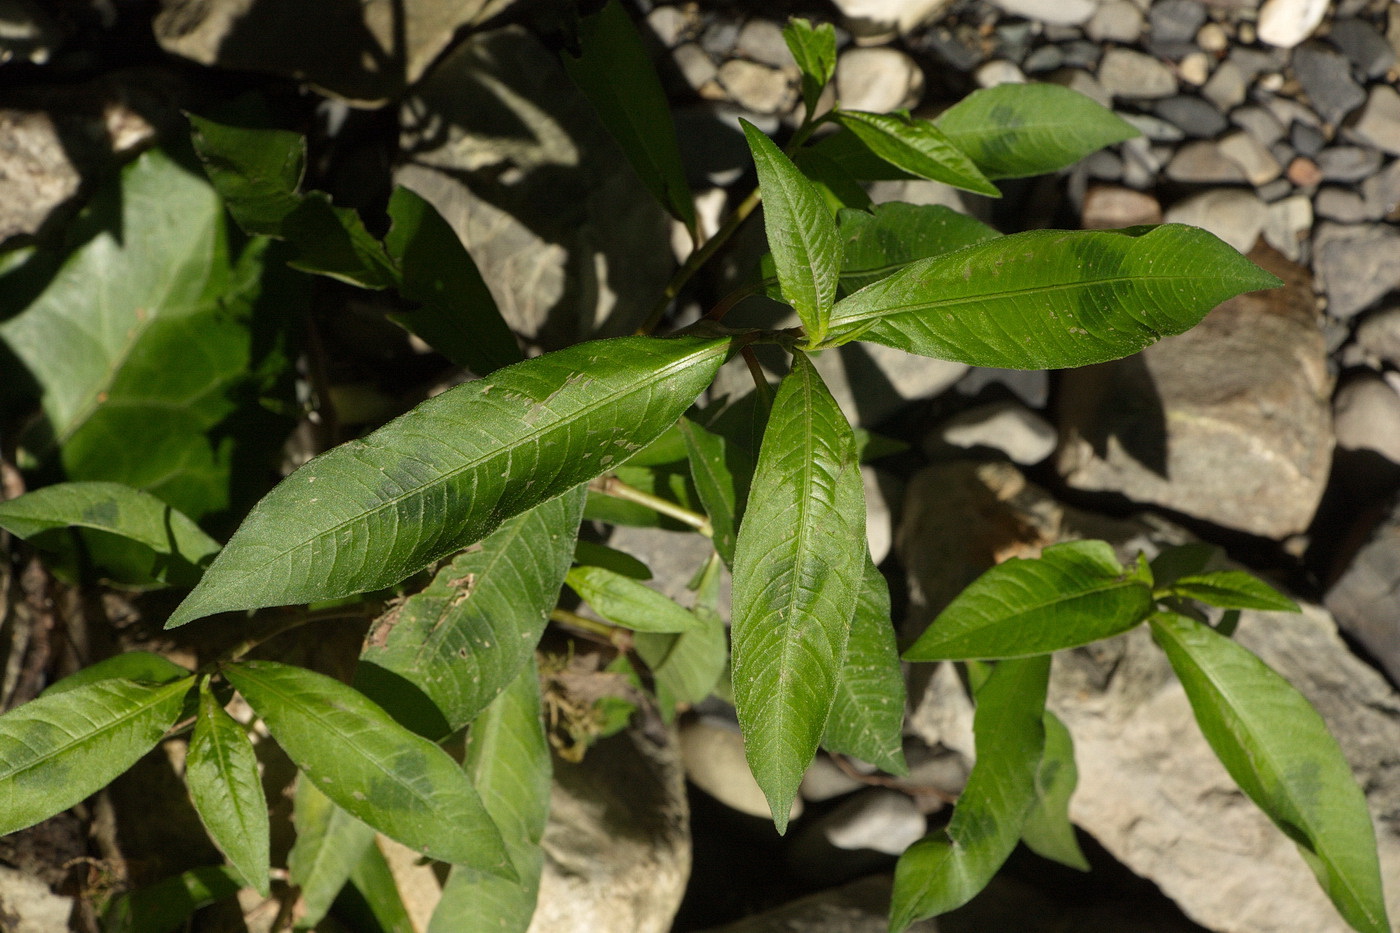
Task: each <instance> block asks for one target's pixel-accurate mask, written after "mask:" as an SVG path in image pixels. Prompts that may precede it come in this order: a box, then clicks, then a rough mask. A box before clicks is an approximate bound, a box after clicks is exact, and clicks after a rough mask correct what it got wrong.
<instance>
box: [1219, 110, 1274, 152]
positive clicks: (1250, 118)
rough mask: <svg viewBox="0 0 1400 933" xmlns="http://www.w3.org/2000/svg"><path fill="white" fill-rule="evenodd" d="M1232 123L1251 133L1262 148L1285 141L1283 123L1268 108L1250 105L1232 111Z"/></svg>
mask: <svg viewBox="0 0 1400 933" xmlns="http://www.w3.org/2000/svg"><path fill="white" fill-rule="evenodd" d="M1230 122H1231V123H1233V124H1235V126H1238V127H1239V128H1240V129H1242V130H1244V131H1245V132H1247V133H1249V135H1250V136H1252V137H1253V138H1254V139H1255V140H1256V141H1257V142H1258V143H1259V144H1260V145H1261V146H1272V145H1273V144H1274V143H1276V142H1278V141H1279V140H1281V139H1283V135H1284V127H1283V123H1282V121H1280V120H1279V118H1278V117H1276V116H1274V114H1273V112H1272V111H1270V110H1269V109H1268V108H1267V107H1260V106H1259V105H1258V104H1250V105H1248V106H1245V107H1236V108H1235V109H1234V110H1232V111H1230Z"/></svg>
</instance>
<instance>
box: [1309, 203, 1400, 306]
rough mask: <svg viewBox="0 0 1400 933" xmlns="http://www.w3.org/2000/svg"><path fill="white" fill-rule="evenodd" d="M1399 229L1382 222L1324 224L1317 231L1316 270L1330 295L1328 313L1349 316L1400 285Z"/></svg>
mask: <svg viewBox="0 0 1400 933" xmlns="http://www.w3.org/2000/svg"><path fill="white" fill-rule="evenodd" d="M1397 255H1400V230H1395V229H1392V228H1388V227H1385V226H1382V225H1379V224H1375V225H1364V224H1363V225H1355V226H1344V225H1341V224H1322V225H1321V226H1320V227H1319V229H1318V230H1317V231H1316V232H1315V234H1314V242H1313V257H1314V258H1313V271H1314V272H1315V273H1316V274H1317V278H1318V282H1319V284H1321V286H1322V289H1323V291H1324V292H1325V293H1326V295H1327V313H1328V314H1330V315H1331V316H1333V317H1337V318H1349V317H1352V316H1353V315H1355V314H1356V313H1357V312H1359V311H1364V310H1365V309H1366V308H1368V307H1370V306H1371V305H1372V304H1373V303H1374V302H1375V301H1376V300H1377V299H1379V298H1380V297H1381V296H1383V295H1384V294H1385V293H1386V292H1388V291H1390V290H1391V289H1393V288H1400V263H1397V262H1396V261H1395V257H1396V256H1397Z"/></svg>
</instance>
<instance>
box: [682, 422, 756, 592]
mask: <svg viewBox="0 0 1400 933" xmlns="http://www.w3.org/2000/svg"><path fill="white" fill-rule="evenodd" d="M679 423H680V428H681V434H682V436H683V437H684V438H685V446H686V452H687V454H688V455H689V457H690V475H691V477H692V479H694V481H695V492H696V494H697V495H699V496H700V502H701V504H702V505H704V507H705V515H706V516H707V517H708V518H709V519H710V530H711V534H710V538H711V540H712V541H714V544H715V550H716V551H718V552H719V556H720V557H722V558H724V562H725V563H726V564H730V565H732V564H733V563H734V541H735V536H736V535H737V533H738V528H739V521H740V519H741V518H742V517H743V509H744V504H745V502H746V501H747V500H748V497H749V484H750V483H751V482H752V481H753V461H752V459H751V458H750V457H749V455H748V453H747V452H746V451H745V450H744V449H743V448H741V447H740V446H738V445H737V444H733V443H731V442H730V441H728V440H727V439H725V437H724V436H723V435H720V434H715V433H713V432H711V431H709V430H708V429H706V428H702V427H701V426H700V425H698V424H696V423H695V422H693V421H691V420H689V419H688V418H682V419H681V420H680V422H679Z"/></svg>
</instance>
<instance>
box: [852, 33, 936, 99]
mask: <svg viewBox="0 0 1400 933" xmlns="http://www.w3.org/2000/svg"><path fill="white" fill-rule="evenodd" d="M923 91H924V73H923V71H922V70H920V68H919V66H918V64H917V63H916V62H915V61H914V60H913V59H912V58H910V57H909V56H908V55H906V54H904V53H903V52H901V51H899V50H898V49H894V48H890V47H888V46H881V47H878V48H854V49H847V50H846V51H845V52H843V53H842V54H841V57H840V58H838V59H837V61H836V93H837V96H838V97H839V98H840V100H841V106H842V107H845V108H846V109H848V110H869V111H873V112H875V113H888V112H889V111H891V110H899V109H903V108H912V107H913V106H915V105H916V104H917V103H918V102H919V99H920V98H921V97H922V96H923Z"/></svg>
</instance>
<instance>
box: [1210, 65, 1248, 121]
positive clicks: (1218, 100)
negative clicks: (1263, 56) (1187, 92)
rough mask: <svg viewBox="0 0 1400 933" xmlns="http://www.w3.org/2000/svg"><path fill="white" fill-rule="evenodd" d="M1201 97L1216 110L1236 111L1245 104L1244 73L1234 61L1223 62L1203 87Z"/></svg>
mask: <svg viewBox="0 0 1400 933" xmlns="http://www.w3.org/2000/svg"><path fill="white" fill-rule="evenodd" d="M1201 96H1202V97H1204V98H1205V99H1206V100H1208V101H1210V102H1211V103H1212V104H1214V105H1215V109H1217V110H1219V111H1222V112H1224V111H1228V110H1232V109H1234V108H1235V107H1237V106H1239V105H1240V104H1242V103H1244V96H1245V76H1244V72H1243V71H1242V70H1241V69H1240V66H1239V65H1238V64H1236V63H1235V62H1234V61H1232V60H1229V59H1227V60H1225V61H1223V62H1221V63H1220V64H1219V65H1216V66H1215V71H1214V72H1212V73H1211V76H1210V80H1208V81H1206V83H1205V84H1204V85H1202V86H1201Z"/></svg>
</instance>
